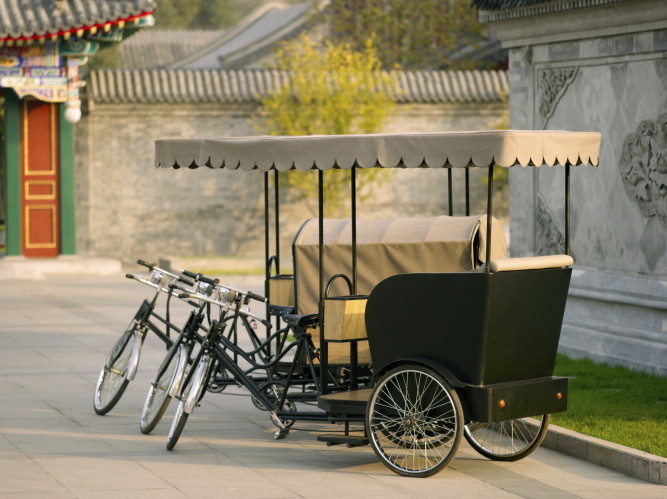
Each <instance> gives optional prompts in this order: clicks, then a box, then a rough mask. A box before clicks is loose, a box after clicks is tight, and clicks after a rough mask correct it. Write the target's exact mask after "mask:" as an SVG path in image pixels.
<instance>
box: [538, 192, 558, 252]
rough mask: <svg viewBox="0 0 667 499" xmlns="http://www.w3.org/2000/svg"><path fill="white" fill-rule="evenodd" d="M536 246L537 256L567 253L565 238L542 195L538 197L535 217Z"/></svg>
mask: <svg viewBox="0 0 667 499" xmlns="http://www.w3.org/2000/svg"><path fill="white" fill-rule="evenodd" d="M535 225H536V227H535V244H536V246H537V247H536V248H535V249H536V251H535V253H536V254H537V255H557V254H559V253H563V252H564V251H565V236H564V235H563V232H562V231H561V229H560V226H561V224H559V223H558V222H557V221H556V220H555V217H554V216H553V214H552V213H551V210H550V209H549V205H548V204H547V201H546V199H544V197H543V196H542V195H541V194H538V195H537V213H536V215H535Z"/></svg>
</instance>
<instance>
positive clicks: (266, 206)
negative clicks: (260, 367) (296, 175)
mask: <svg viewBox="0 0 667 499" xmlns="http://www.w3.org/2000/svg"><path fill="white" fill-rule="evenodd" d="M264 266H265V268H264V296H267V297H269V301H268V302H267V303H266V317H267V318H268V317H269V302H270V301H271V300H270V298H271V297H270V295H269V279H270V278H271V268H270V264H269V172H264ZM266 334H267V337H268V335H269V334H270V331H269V330H268V329H267V330H266ZM268 353H269V354H270V353H271V347H270V346H269V351H268Z"/></svg>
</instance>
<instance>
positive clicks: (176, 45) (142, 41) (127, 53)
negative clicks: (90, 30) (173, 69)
mask: <svg viewBox="0 0 667 499" xmlns="http://www.w3.org/2000/svg"><path fill="white" fill-rule="evenodd" d="M224 33H225V32H224V31H222V30H193V29H188V30H159V29H154V28H151V29H146V30H141V31H139V32H138V33H137V34H135V35H132V36H131V37H129V38H128V39H127V40H124V41H123V43H121V44H120V56H121V67H123V68H128V69H152V68H159V67H162V66H166V65H168V64H171V63H173V62H174V61H177V60H179V59H182V58H183V57H186V56H188V55H190V54H193V53H196V52H198V51H200V50H202V49H204V48H206V47H207V46H208V45H210V44H211V43H214V42H215V41H216V40H217V39H219V38H220V37H221V36H224Z"/></svg>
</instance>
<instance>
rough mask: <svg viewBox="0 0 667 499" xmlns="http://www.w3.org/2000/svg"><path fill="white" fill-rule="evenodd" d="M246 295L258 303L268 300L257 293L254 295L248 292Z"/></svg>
mask: <svg viewBox="0 0 667 499" xmlns="http://www.w3.org/2000/svg"><path fill="white" fill-rule="evenodd" d="M246 295H248V297H249V298H252V299H253V300H257V301H261V302H266V298H265V297H263V296H261V295H258V294H255V293H253V292H252V291H248V292H247V293H246Z"/></svg>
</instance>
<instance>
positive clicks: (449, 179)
mask: <svg viewBox="0 0 667 499" xmlns="http://www.w3.org/2000/svg"><path fill="white" fill-rule="evenodd" d="M447 201H448V202H449V216H450V217H451V216H454V203H453V200H452V169H451V168H447Z"/></svg>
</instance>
